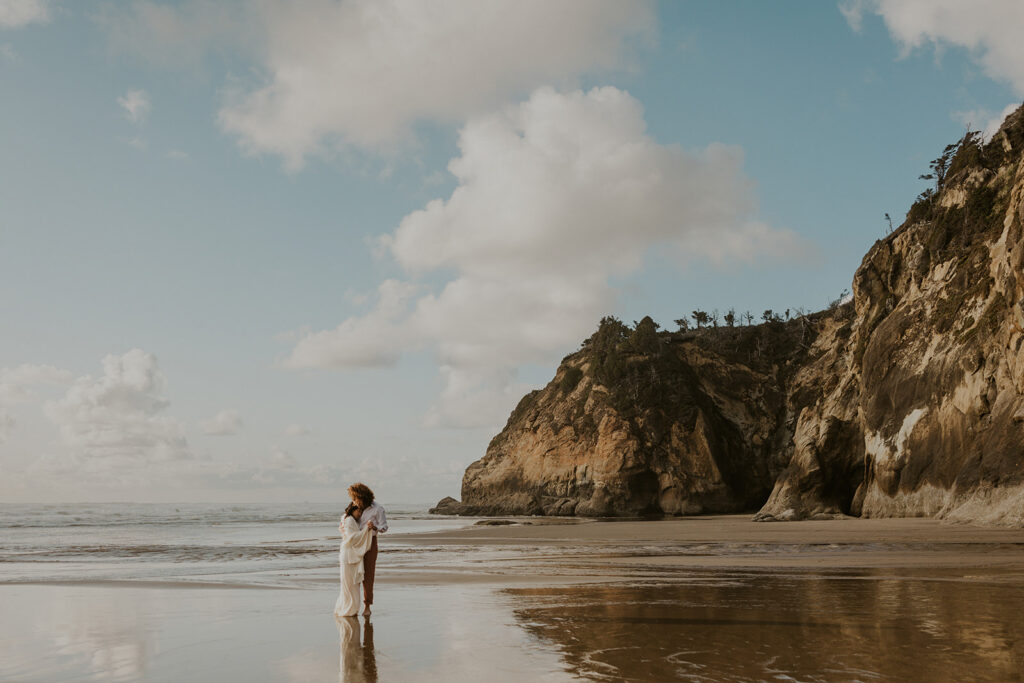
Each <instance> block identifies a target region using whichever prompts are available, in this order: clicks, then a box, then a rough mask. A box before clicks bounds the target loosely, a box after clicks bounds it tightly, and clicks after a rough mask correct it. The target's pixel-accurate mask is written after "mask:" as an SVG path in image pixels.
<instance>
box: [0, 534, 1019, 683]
mask: <svg viewBox="0 0 1024 683" xmlns="http://www.w3.org/2000/svg"><path fill="white" fill-rule="evenodd" d="M509 521H513V522H514V523H513V524H509V525H501V526H491V525H487V526H478V525H472V523H473V520H463V521H458V520H453V523H454V524H470V525H471V526H466V527H464V528H454V529H451V528H450V529H448V530H442V531H428V532H421V533H402V532H401V531H400V530H396V532H395V533H393V534H389V536H388V537H387V538H386V539H385V541H384V542H383V543H382V552H381V558H380V561H379V574H378V582H379V583H380V588H379V590H378V593H379V596H378V601H377V605H376V606H375V611H374V614H373V616H372V617H371V619H370V620H369V621H367V620H363V619H350V620H342V621H341V622H337V623H336V621H335V619H334V618H333V616H332V615H331V613H330V609H331V606H332V605H333V601H334V597H335V592H336V590H337V574H336V569H335V566H334V565H333V562H332V560H333V558H332V557H331V556H330V555H329V554H327V555H325V556H323V558H322V560H318V561H317V563H316V566H303V567H299V566H296V567H293V568H290V569H284V570H282V569H276V570H266V569H265V570H262V571H258V572H251V573H246V572H242V573H223V574H221V575H217V574H215V573H212V572H207V573H205V574H203V575H195V576H181V577H173V576H168V577H166V578H159V579H154V578H151V579H142V578H137V579H118V580H112V579H111V580H103V579H96V578H83V579H81V580H74V579H64V580H47V581H41V582H30V581H17V582H15V581H11V582H6V583H5V584H3V585H0V599H2V601H3V604H4V610H3V618H2V619H0V678H2V679H3V680H17V681H58V680H124V681H133V680H153V681H173V680H186V679H187V680H225V678H240V679H245V680H287V681H316V680H334V679H335V678H338V679H340V680H346V681H392V680H422V681H435V680H436V681H441V680H446V681H452V680H481V679H483V678H486V679H487V680H490V681H505V680H507V681H515V680H523V679H524V678H529V679H535V680H552V681H561V680H638V681H639V680H668V679H681V680H701V681H722V680H730V681H731V680H735V681H748V680H749V681H753V680H783V679H784V680H799V681H833V680H835V681H840V680H864V681H876V680H912V679H916V680H933V681H937V680H967V679H970V680H982V681H1006V680H1019V678H1020V676H1021V671H1024V626H1022V625H1021V624H1020V622H1019V619H1018V615H1019V613H1020V611H1021V610H1022V609H1024V530H1017V529H994V528H977V527H970V526H954V525H949V524H943V523H940V522H937V521H934V520H929V519H898V520H857V519H848V520H847V519H844V520H833V521H814V522H791V523H775V524H763V523H753V522H750V521H749V518H748V517H746V516H722V517H697V518H685V519H673V520H665V521H593V520H558V519H510V520H509ZM326 542H327V543H328V544H329V543H331V540H330V539H327V540H326Z"/></svg>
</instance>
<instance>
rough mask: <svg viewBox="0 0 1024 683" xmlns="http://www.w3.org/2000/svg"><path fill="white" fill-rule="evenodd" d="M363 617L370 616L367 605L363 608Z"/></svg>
mask: <svg viewBox="0 0 1024 683" xmlns="http://www.w3.org/2000/svg"><path fill="white" fill-rule="evenodd" d="M363 616H364V617H368V616H370V606H369V605H367V606H366V607H365V608H364V609H363Z"/></svg>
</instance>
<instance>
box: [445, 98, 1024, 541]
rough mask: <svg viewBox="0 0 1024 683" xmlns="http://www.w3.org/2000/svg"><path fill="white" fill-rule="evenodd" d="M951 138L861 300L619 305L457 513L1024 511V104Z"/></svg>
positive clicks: (470, 475)
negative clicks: (636, 315)
mask: <svg viewBox="0 0 1024 683" xmlns="http://www.w3.org/2000/svg"><path fill="white" fill-rule="evenodd" d="M947 151H949V152H950V153H949V154H948V155H947V158H946V163H944V164H942V165H941V166H940V169H939V170H940V173H938V174H937V175H938V178H937V187H936V190H935V191H934V192H930V193H925V194H923V195H922V197H921V198H919V200H918V202H917V203H915V204H914V206H913V207H912V208H911V210H910V212H909V213H908V216H907V220H906V221H905V222H904V224H903V225H902V226H901V227H900V228H899V229H898V230H896V231H895V232H893V233H892V234H891V235H889V236H887V237H886V238H885V239H884V240H880V241H879V242H877V243H876V244H875V245H874V247H872V249H871V250H870V251H869V252H868V254H867V255H866V256H865V257H864V260H863V262H862V264H861V266H860V267H859V268H858V269H857V272H856V274H855V275H854V279H853V298H852V301H850V302H848V303H844V304H841V305H836V306H833V307H832V308H830V309H829V310H826V311H821V312H818V313H814V314H810V315H798V316H797V317H796V318H794V319H792V320H789V321H787V322H782V321H778V320H775V321H769V322H766V323H765V324H763V325H757V326H744V327H735V328H733V327H728V328H717V329H710V330H707V329H705V330H699V331H691V332H679V333H666V332H661V333H659V332H657V331H656V326H655V325H654V324H653V322H652V321H650V319H648V318H645V319H644V320H643V321H641V322H640V323H639V324H637V326H636V328H635V329H632V330H631V329H630V328H628V327H626V326H624V325H622V324H621V323H619V322H618V321H616V320H614V319H605V320H604V321H602V324H601V326H600V327H599V329H598V331H597V332H596V333H595V334H594V335H593V336H592V337H591V338H590V339H588V340H587V341H586V342H584V345H583V347H582V349H581V350H580V351H578V352H577V353H574V354H572V355H570V356H568V357H567V358H565V359H564V361H563V362H562V364H561V366H560V367H559V368H558V371H557V373H556V375H555V378H554V379H553V380H552V381H551V382H550V383H549V384H548V385H547V386H546V387H545V388H544V389H542V390H539V391H535V392H531V393H530V394H528V395H527V396H526V397H524V398H523V400H522V401H521V402H520V404H519V406H517V408H516V409H515V411H513V413H512V415H511V416H510V418H509V420H508V423H507V424H506V426H505V428H504V430H502V432H501V433H500V434H498V436H496V437H495V438H494V439H493V440H492V442H491V444H490V445H489V447H488V449H487V453H486V455H485V456H484V457H483V458H482V459H480V460H479V461H477V462H475V463H473V464H472V465H470V466H469V468H468V469H467V470H466V473H465V476H464V478H463V483H462V502H461V503H460V502H458V501H454V500H453V499H445V501H442V503H441V504H439V507H438V509H443V510H445V511H446V512H448V513H449V514H451V513H461V514H485V515H500V514H545V515H572V514H575V515H619V516H621V515H645V514H655V515H662V514H673V515H676V514H696V513H702V512H732V511H742V510H750V511H754V510H758V508H760V512H758V513H757V515H756V519H761V520H789V519H805V518H809V517H819V518H820V517H828V516H833V515H838V514H853V515H862V516H940V517H945V518H951V519H958V520H971V521H981V522H991V523H1007V524H1020V523H1022V522H1024V353H1022V344H1024V110H1018V111H1017V112H1016V113H1015V114H1013V115H1011V116H1010V117H1009V118H1008V119H1007V121H1006V122H1005V123H1004V125H1003V127H1002V128H1001V129H1000V131H999V132H998V133H997V134H996V136H995V137H994V138H993V139H992V140H991V141H990V142H988V143H987V144H982V143H981V142H980V141H979V140H977V139H976V138H972V137H967V138H965V139H964V140H962V141H961V142H960V143H959V144H958V145H955V146H951V147H950V148H949V149H948V150H947Z"/></svg>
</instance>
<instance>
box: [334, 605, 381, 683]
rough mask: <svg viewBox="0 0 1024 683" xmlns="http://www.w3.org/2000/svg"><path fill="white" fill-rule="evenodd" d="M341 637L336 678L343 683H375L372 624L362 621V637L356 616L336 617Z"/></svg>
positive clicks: (375, 659)
mask: <svg viewBox="0 0 1024 683" xmlns="http://www.w3.org/2000/svg"><path fill="white" fill-rule="evenodd" d="M336 621H337V622H338V635H339V636H340V638H341V662H340V663H339V665H338V669H339V671H338V680H339V681H343V682H344V683H377V657H376V656H375V655H374V653H373V624H371V623H370V620H369V619H367V620H366V621H364V622H363V624H362V627H363V630H362V639H361V640H360V637H359V635H360V633H359V618H358V617H337V618H336Z"/></svg>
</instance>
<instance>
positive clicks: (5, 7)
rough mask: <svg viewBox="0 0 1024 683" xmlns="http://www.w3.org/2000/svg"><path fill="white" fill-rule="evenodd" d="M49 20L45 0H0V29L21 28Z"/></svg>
mask: <svg viewBox="0 0 1024 683" xmlns="http://www.w3.org/2000/svg"><path fill="white" fill-rule="evenodd" d="M49 20H50V7H49V3H48V2H46V0H0V29H2V28H21V27H23V26H28V25H29V24H42V23H45V22H47V21H49Z"/></svg>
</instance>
